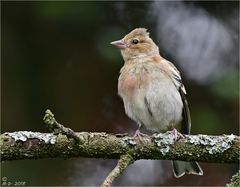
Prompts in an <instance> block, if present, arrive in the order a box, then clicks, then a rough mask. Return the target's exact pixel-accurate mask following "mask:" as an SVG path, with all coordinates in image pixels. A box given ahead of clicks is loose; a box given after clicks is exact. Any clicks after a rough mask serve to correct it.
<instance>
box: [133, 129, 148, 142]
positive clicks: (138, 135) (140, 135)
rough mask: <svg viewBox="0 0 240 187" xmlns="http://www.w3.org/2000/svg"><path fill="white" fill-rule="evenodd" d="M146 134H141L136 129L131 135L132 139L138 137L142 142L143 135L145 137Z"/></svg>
mask: <svg viewBox="0 0 240 187" xmlns="http://www.w3.org/2000/svg"><path fill="white" fill-rule="evenodd" d="M147 136H148V135H147V134H143V133H141V132H140V130H139V129H138V130H136V132H135V133H134V135H133V138H134V139H139V140H140V141H141V142H143V137H147Z"/></svg>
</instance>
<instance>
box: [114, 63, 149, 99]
mask: <svg viewBox="0 0 240 187" xmlns="http://www.w3.org/2000/svg"><path fill="white" fill-rule="evenodd" d="M147 85H148V71H147V69H146V68H144V66H140V67H129V68H128V67H127V68H126V69H122V71H121V74H120V76H119V80H118V92H119V95H120V96H127V97H134V96H135V95H136V94H138V92H139V90H141V89H145V88H146V87H147Z"/></svg>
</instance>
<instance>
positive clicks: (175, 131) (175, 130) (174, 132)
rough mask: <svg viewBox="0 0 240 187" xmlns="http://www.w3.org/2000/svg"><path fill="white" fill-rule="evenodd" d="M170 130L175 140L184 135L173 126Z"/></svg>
mask: <svg viewBox="0 0 240 187" xmlns="http://www.w3.org/2000/svg"><path fill="white" fill-rule="evenodd" d="M171 132H172V134H173V136H174V139H175V140H178V139H179V138H184V136H183V135H182V134H181V133H180V132H178V131H177V129H175V128H173V130H172V131H171Z"/></svg>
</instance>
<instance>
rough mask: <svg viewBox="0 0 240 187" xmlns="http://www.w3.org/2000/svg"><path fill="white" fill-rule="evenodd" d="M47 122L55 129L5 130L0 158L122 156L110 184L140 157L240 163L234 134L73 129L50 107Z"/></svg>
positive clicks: (0, 141) (239, 144) (239, 140)
mask: <svg viewBox="0 0 240 187" xmlns="http://www.w3.org/2000/svg"><path fill="white" fill-rule="evenodd" d="M44 122H45V123H46V124H47V126H48V128H49V129H50V130H51V131H53V133H40V132H31V131H17V132H11V133H9V132H6V133H4V134H1V135H0V153H1V161H10V160H21V159H40V158H58V157H62V158H71V157H88V158H105V159H106V158H109V159H119V161H118V164H117V166H116V167H115V168H114V169H113V170H112V172H111V173H110V174H109V175H108V177H107V178H106V179H105V181H104V182H103V184H102V186H104V187H105V186H111V185H112V183H113V181H114V180H115V178H116V177H118V176H119V175H120V174H121V173H122V172H123V171H124V170H125V169H126V168H127V167H128V166H129V165H130V164H131V163H133V162H134V161H135V160H139V159H160V160H183V161H202V162H214V163H238V162H239V157H240V137H239V136H235V135H222V136H208V135H184V136H179V137H178V139H176V137H175V136H174V135H173V133H172V132H166V133H164V134H161V133H160V134H154V135H152V136H146V137H143V138H142V139H141V140H140V139H135V138H132V137H129V136H127V135H119V134H118V135H113V134H106V133H94V132H93V133H90V132H78V133H77V132H74V131H73V130H71V129H69V128H66V127H64V126H63V125H61V124H59V123H58V122H57V121H56V119H55V118H54V115H53V114H52V113H51V111H50V110H47V111H46V114H45V116H44Z"/></svg>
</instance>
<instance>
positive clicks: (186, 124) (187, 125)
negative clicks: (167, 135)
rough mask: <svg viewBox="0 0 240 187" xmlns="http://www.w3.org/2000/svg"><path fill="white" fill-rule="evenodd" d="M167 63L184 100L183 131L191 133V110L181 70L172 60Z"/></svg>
mask: <svg viewBox="0 0 240 187" xmlns="http://www.w3.org/2000/svg"><path fill="white" fill-rule="evenodd" d="M167 63H168V64H169V65H170V66H169V68H170V72H171V74H170V77H171V79H172V80H173V83H174V85H175V86H176V87H177V89H178V91H179V93H180V95H181V98H182V102H183V122H182V127H181V133H183V134H190V129H191V117H190V111H189V107H188V102H187V98H186V94H187V92H186V90H185V87H184V85H183V83H182V79H181V75H180V72H179V71H178V70H177V68H176V67H175V66H174V65H173V64H172V63H171V62H169V61H167Z"/></svg>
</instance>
